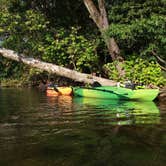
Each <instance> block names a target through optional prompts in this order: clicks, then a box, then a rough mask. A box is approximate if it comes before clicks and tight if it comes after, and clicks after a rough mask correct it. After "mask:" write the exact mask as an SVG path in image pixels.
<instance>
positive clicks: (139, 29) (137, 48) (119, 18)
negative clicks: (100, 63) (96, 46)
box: [107, 0, 166, 59]
mask: <svg viewBox="0 0 166 166" xmlns="http://www.w3.org/2000/svg"><path fill="white" fill-rule="evenodd" d="M112 3H113V4H112V6H111V7H110V8H109V19H110V21H111V26H110V28H109V31H108V33H107V34H108V35H109V36H112V37H114V38H115V39H116V40H117V41H118V44H119V45H120V48H121V50H122V52H123V53H124V54H126V55H129V56H130V55H132V54H139V55H140V56H141V57H148V58H151V57H152V56H153V55H158V56H160V57H162V58H163V59H165V58H166V57H165V52H166V38H165V35H166V10H165V8H166V0H151V1H149V0H144V1H142V0H140V1H136V0H134V1H126V0H122V1H114V2H112ZM126 58H127V57H126Z"/></svg>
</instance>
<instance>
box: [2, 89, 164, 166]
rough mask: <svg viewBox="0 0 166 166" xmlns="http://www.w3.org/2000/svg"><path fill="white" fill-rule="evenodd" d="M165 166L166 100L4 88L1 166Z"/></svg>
mask: <svg viewBox="0 0 166 166" xmlns="http://www.w3.org/2000/svg"><path fill="white" fill-rule="evenodd" d="M56 165H57V166H61V165H62V166H82V165H83V166H84V165H85V166H165V165H166V103H153V102H145V103H144V102H121V101H107V100H99V99H88V98H78V97H69V96H59V97H47V96H46V94H45V93H42V92H39V91H38V90H34V89H0V166H56Z"/></svg>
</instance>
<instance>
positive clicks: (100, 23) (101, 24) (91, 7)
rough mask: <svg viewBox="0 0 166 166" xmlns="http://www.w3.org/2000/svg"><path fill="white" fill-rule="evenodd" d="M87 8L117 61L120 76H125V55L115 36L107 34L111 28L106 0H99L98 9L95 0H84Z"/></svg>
mask: <svg viewBox="0 0 166 166" xmlns="http://www.w3.org/2000/svg"><path fill="white" fill-rule="evenodd" d="M83 1H84V4H85V6H86V8H87V9H88V11H89V13H90V17H91V18H92V19H93V21H94V22H95V23H96V25H97V27H98V28H99V30H100V32H101V34H102V36H103V38H104V41H105V43H106V45H107V48H108V51H109V53H110V55H111V58H112V60H113V61H117V62H118V63H117V65H116V68H117V70H118V72H119V76H123V75H124V74H125V72H124V69H123V68H122V64H123V63H124V59H123V57H122V56H121V55H120V49H119V47H118V45H117V43H116V41H115V39H114V38H111V37H108V36H106V35H105V32H106V31H107V30H108V28H109V23H108V18H107V13H106V9H105V4H104V3H105V1H104V0H98V9H97V7H96V6H95V4H94V3H93V0H83Z"/></svg>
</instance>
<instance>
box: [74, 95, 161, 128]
mask: <svg viewBox="0 0 166 166" xmlns="http://www.w3.org/2000/svg"><path fill="white" fill-rule="evenodd" d="M73 100H74V103H76V104H78V105H80V107H85V109H89V108H93V109H98V110H101V111H100V112H97V114H98V115H101V117H102V115H108V117H107V118H116V119H117V123H116V122H115V123H114V122H113V123H112V124H119V125H125V124H141V123H143V124H145V123H151V124H153V123H160V111H159V109H158V108H157V106H156V105H155V103H154V102H136V101H120V100H103V99H94V98H81V97H75V98H74V99H73ZM109 115H112V116H109ZM118 118H119V119H118ZM122 118H126V121H125V120H123V121H122V120H121V119H122Z"/></svg>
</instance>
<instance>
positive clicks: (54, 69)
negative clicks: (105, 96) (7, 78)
mask: <svg viewBox="0 0 166 166" xmlns="http://www.w3.org/2000/svg"><path fill="white" fill-rule="evenodd" d="M0 55H1V56H3V57H5V58H9V59H12V60H15V61H18V62H22V63H24V64H27V65H29V66H31V67H35V68H38V69H41V70H44V71H47V72H49V73H55V74H57V75H59V76H62V77H66V78H70V79H71V80H74V81H78V82H83V83H88V84H93V83H94V82H95V81H97V82H99V83H100V84H101V85H105V86H106V85H110V86H111V85H112V86H113V85H116V82H115V81H112V80H108V79H105V78H101V77H96V76H92V75H90V74H84V73H80V72H77V71H74V70H70V69H67V68H65V67H61V66H57V65H55V64H52V63H47V62H42V61H40V60H36V59H34V58H30V57H26V56H24V55H22V54H21V55H19V54H18V53H15V52H14V51H12V50H8V49H0Z"/></svg>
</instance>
